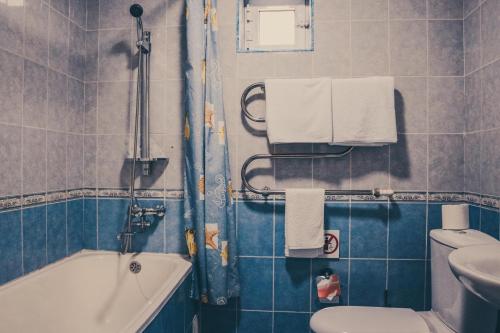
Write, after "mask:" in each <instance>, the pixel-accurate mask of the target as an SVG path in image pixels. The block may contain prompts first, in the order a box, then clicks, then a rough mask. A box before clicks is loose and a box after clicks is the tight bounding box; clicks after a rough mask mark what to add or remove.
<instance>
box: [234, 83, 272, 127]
mask: <svg viewBox="0 0 500 333" xmlns="http://www.w3.org/2000/svg"><path fill="white" fill-rule="evenodd" d="M256 88H260V89H262V92H263V93H264V94H265V93H266V89H265V85H264V82H257V83H254V84H251V85H249V86H248V87H247V88H246V89H245V90H244V91H243V94H242V95H241V102H240V103H241V110H242V111H243V113H244V114H245V116H246V117H247V118H248V119H250V120H252V121H255V122H257V123H263V122H265V121H266V118H265V117H256V116H254V115H252V114H251V113H250V112H248V109H247V98H248V95H249V94H250V92H251V91H252V90H254V89H256Z"/></svg>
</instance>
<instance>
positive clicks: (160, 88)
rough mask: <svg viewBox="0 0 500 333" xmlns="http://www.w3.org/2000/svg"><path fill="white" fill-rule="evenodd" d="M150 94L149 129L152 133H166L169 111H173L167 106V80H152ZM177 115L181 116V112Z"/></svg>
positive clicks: (133, 110) (133, 111)
mask: <svg viewBox="0 0 500 333" xmlns="http://www.w3.org/2000/svg"><path fill="white" fill-rule="evenodd" d="M149 94H150V97H149V98H150V101H149V105H150V106H149V117H150V118H149V119H150V120H149V123H150V124H149V126H150V127H149V130H150V132H151V133H152V134H165V133H167V126H168V124H167V119H168V113H169V112H171V110H169V109H170V108H169V107H167V105H168V104H167V101H168V100H167V86H166V84H165V82H162V81H153V82H151V87H150V93H149ZM172 111H173V110H172ZM132 114H135V107H133V108H132ZM177 116H179V117H180V115H179V114H177ZM133 125H134V123H133V122H131V126H133Z"/></svg>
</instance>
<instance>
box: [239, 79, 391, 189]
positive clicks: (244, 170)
mask: <svg viewBox="0 0 500 333" xmlns="http://www.w3.org/2000/svg"><path fill="white" fill-rule="evenodd" d="M256 88H260V89H261V90H262V92H265V86H264V83H263V82H257V83H254V84H251V85H250V86H248V87H247V88H246V89H245V90H244V91H243V94H242V96H241V111H242V112H243V114H244V115H245V117H247V118H248V119H250V120H252V121H254V122H259V123H262V122H265V121H266V119H265V118H263V117H257V116H254V115H252V114H251V113H250V112H249V111H248V109H247V100H248V95H249V94H250V92H251V91H252V90H254V89H256ZM353 149H354V147H346V149H345V150H344V151H341V152H338V153H311V154H257V155H253V156H250V157H249V158H248V159H247V160H246V161H245V162H244V163H243V166H242V167H241V180H242V183H243V186H245V188H246V189H248V190H249V191H251V192H253V193H256V194H260V195H263V196H266V197H267V196H269V195H284V194H285V190H281V189H271V188H269V187H267V186H265V187H264V188H262V189H257V188H255V187H253V186H252V185H250V182H249V181H248V179H247V175H248V173H247V170H248V167H249V166H250V164H252V162H254V161H257V160H263V159H269V160H281V159H292V158H293V159H322V158H340V157H344V156H346V155H348V154H350V153H351V152H352V150H353ZM325 194H326V195H372V196H375V197H380V196H388V197H390V196H392V195H393V194H394V191H393V190H391V189H379V188H375V189H371V190H325Z"/></svg>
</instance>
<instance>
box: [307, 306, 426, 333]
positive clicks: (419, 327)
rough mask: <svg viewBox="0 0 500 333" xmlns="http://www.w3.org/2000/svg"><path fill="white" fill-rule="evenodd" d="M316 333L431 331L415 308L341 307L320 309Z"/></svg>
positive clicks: (314, 327)
mask: <svg viewBox="0 0 500 333" xmlns="http://www.w3.org/2000/svg"><path fill="white" fill-rule="evenodd" d="M311 329H312V330H313V331H314V332H315V333H429V328H428V327H427V324H426V323H425V321H424V320H423V319H422V317H420V316H419V315H418V314H417V313H416V312H415V311H413V310H411V309H400V308H377V307H363V306H359V307H358V306H339V307H331V308H326V309H323V310H321V311H318V312H316V313H315V314H314V315H313V316H312V318H311Z"/></svg>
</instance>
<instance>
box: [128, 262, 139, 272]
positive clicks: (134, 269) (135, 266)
mask: <svg viewBox="0 0 500 333" xmlns="http://www.w3.org/2000/svg"><path fill="white" fill-rule="evenodd" d="M128 267H129V268H130V271H131V272H132V273H134V274H137V273H139V272H140V271H141V268H142V266H141V264H140V263H139V262H138V261H132V262H131V263H130V265H129V266H128Z"/></svg>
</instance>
